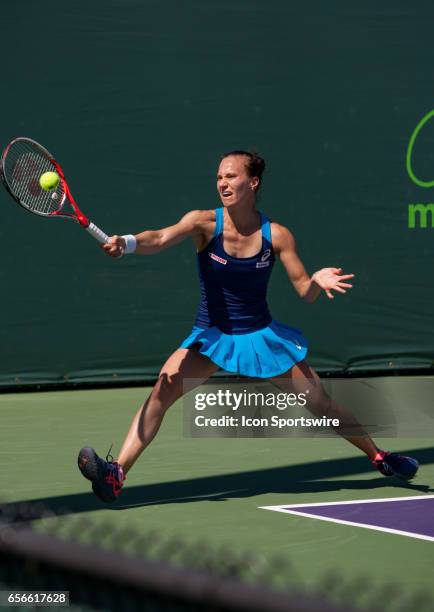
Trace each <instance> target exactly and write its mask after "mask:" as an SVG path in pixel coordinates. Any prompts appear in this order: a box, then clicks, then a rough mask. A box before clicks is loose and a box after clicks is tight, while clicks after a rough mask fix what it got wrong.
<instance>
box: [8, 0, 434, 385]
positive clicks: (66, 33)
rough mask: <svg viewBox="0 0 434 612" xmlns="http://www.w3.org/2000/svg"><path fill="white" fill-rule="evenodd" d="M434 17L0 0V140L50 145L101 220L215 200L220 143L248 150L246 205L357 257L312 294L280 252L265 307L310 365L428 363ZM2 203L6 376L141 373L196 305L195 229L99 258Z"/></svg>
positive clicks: (163, 219) (141, 216)
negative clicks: (259, 162) (305, 292)
mask: <svg viewBox="0 0 434 612" xmlns="http://www.w3.org/2000/svg"><path fill="white" fill-rule="evenodd" d="M433 18H434V7H433V5H432V3H428V2H419V3H417V4H415V5H411V4H409V3H408V2H404V1H394V2H392V1H390V0H386V1H385V2H381V3H378V2H374V1H373V0H368V1H364V2H355V3H354V2H351V3H348V2H345V1H343V0H341V1H336V0H331V1H330V2H322V1H319V0H316V1H309V2H303V3H302V2H288V1H286V0H271V1H270V2H268V3H264V2H263V0H248V1H247V0H231V1H228V0H222V1H221V2H218V3H216V2H211V1H209V0H201V1H200V2H199V1H194V0H187V1H185V2H178V1H175V0H169V1H165V2H159V1H158V2H157V1H156V0H155V1H150V0H144V1H142V0H140V1H139V0H123V1H122V2H119V1H115V0H104V2H102V1H101V0H95V1H94V2H84V1H83V0H78V1H75V2H72V3H71V2H69V3H62V2H60V3H59V2H54V0H44V1H43V2H42V3H39V2H38V3H36V2H32V1H31V0H20V1H19V2H15V3H7V5H5V6H3V7H2V16H1V19H0V33H1V38H2V45H3V62H2V96H1V100H2V102H1V108H2V122H1V129H0V134H1V143H0V144H1V145H2V146H5V145H6V144H7V142H8V141H9V140H11V138H13V137H14V136H17V135H25V136H29V137H31V138H34V139H35V140H37V141H40V142H41V143H42V144H43V145H44V146H46V147H47V148H48V149H49V150H50V151H52V152H53V154H54V155H55V156H56V158H57V159H58V160H59V162H60V164H61V165H62V167H63V168H64V170H65V173H66V177H67V179H68V182H69V184H70V187H71V190H72V193H73V195H74V196H75V198H76V200H77V202H78V204H79V205H80V207H82V208H83V211H84V212H85V213H86V214H88V215H89V216H90V218H91V220H92V221H94V222H95V223H96V224H97V225H98V226H100V227H101V228H102V229H103V230H104V231H105V232H107V233H108V234H115V233H116V234H125V233H138V232H139V231H141V230H143V229H156V228H159V227H164V226H167V225H171V224H173V223H175V222H176V221H177V220H178V219H179V218H180V217H181V216H182V215H183V214H184V213H185V212H187V211H188V210H192V209H210V208H215V207H217V206H219V205H220V204H219V199H218V197H217V193H216V189H215V174H216V168H217V165H218V163H219V159H220V156H221V154H222V153H224V152H226V151H227V150H231V149H238V148H255V149H257V150H258V151H259V152H260V153H261V154H262V155H263V156H264V157H265V160H266V163H267V170H266V173H265V176H264V185H263V187H262V190H261V191H262V193H261V196H260V199H259V202H258V206H259V208H260V209H261V210H262V211H263V212H264V213H265V214H267V215H268V216H269V217H270V218H271V219H273V220H275V221H278V222H279V223H282V224H283V225H286V226H287V227H289V229H290V230H291V231H292V232H293V234H294V236H295V238H296V241H297V248H298V252H299V255H300V257H301V259H302V260H303V262H304V264H305V266H306V267H307V269H308V270H309V272H310V273H313V272H314V271H315V270H318V269H320V268H322V267H328V266H336V267H342V268H344V271H345V272H353V273H354V274H355V279H354V289H353V290H351V292H350V293H347V294H346V295H344V296H342V295H337V296H336V297H335V299H334V300H328V299H327V298H326V297H325V296H321V297H320V299H319V300H318V301H317V302H316V303H315V304H314V305H309V304H306V303H304V302H302V301H301V300H300V299H299V298H298V296H297V295H296V293H295V292H294V290H293V288H292V286H291V284H290V283H289V281H288V279H287V277H286V274H285V272H284V271H283V269H282V268H281V266H276V268H278V269H275V271H274V273H273V277H272V282H271V287H270V292H269V304H270V308H271V311H272V313H273V316H274V317H275V318H276V319H277V320H279V321H282V322H284V323H287V324H289V325H292V326H294V327H297V328H300V329H302V330H303V332H304V334H305V336H306V337H307V338H308V339H309V342H310V352H309V356H308V357H309V361H310V363H311V364H312V365H313V366H315V367H317V368H318V369H320V370H335V371H344V370H379V369H385V368H390V369H397V368H413V367H414V368H425V367H426V368H429V367H432V365H433V353H434V350H433V349H434V311H433V307H432V304H433V302H434V287H433V273H432V269H433V254H434V253H433V242H434V228H433V224H434V219H433V217H434V205H433V204H430V202H434V186H432V185H431V186H430V185H426V183H429V182H430V181H434V119H433V120H432V121H431V119H428V120H427V121H426V122H425V123H424V124H423V125H422V126H421V127H420V129H419V130H418V131H417V128H418V125H419V124H420V122H421V121H422V120H423V119H424V117H426V116H427V115H428V114H429V113H430V111H431V110H432V109H433V108H434V89H433V81H432V74H433V66H434V47H433V45H432V42H431V41H432V22H433ZM415 131H416V132H415ZM412 135H413V136H414V138H413V142H412V147H411V151H410V153H411V155H410V156H409V159H408V160H406V156H407V150H408V147H409V144H410V141H411V139H412ZM417 205H419V206H417ZM0 207H1V224H0V249H1V257H2V265H1V268H0V275H1V295H2V299H1V304H0V312H1V320H2V326H1V330H0V347H1V362H0V384H1V385H12V384H15V383H17V384H23V383H40V382H42V383H44V382H57V383H58V382H62V381H77V382H82V381H109V380H120V379H125V380H133V379H152V378H154V377H155V376H156V375H157V374H158V371H159V369H160V367H161V365H162V364H163V362H164V361H165V360H166V358H167V357H168V356H169V355H170V354H171V352H172V351H173V350H175V349H176V348H177V347H178V346H179V344H180V342H181V341H182V340H183V339H184V338H185V337H186V336H187V335H188V333H189V332H190V329H191V326H192V324H193V320H194V317H195V313H196V308H197V304H198V298H199V290H198V282H197V269H196V261H195V259H196V255H195V250H194V246H193V243H192V242H191V241H186V242H184V243H182V244H180V245H178V246H176V247H173V248H171V249H169V250H167V251H164V252H162V253H160V254H157V255H152V256H146V257H145V256H142V257H139V256H126V257H123V258H122V259H121V260H119V261H115V260H113V259H110V258H108V257H106V256H105V255H104V254H103V252H102V251H101V250H100V249H99V248H98V244H97V243H96V241H94V240H93V239H92V238H91V237H89V235H88V234H87V233H86V232H84V231H82V230H81V229H80V228H79V227H78V226H76V225H74V224H73V223H68V222H62V221H60V220H55V219H53V220H46V219H42V218H38V217H36V216H33V215H30V214H27V213H26V212H25V211H23V210H21V209H19V207H18V206H16V205H15V204H14V203H13V201H12V199H11V198H10V197H9V196H8V195H7V193H6V191H5V190H2V192H1V193H0Z"/></svg>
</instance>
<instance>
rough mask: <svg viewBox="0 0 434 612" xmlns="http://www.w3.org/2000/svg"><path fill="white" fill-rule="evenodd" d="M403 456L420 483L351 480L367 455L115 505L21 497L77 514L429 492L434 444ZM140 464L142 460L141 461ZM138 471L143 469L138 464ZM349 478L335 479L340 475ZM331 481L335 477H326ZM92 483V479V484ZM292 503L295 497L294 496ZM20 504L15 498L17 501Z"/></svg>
mask: <svg viewBox="0 0 434 612" xmlns="http://www.w3.org/2000/svg"><path fill="white" fill-rule="evenodd" d="M403 454H406V455H411V456H413V457H415V458H416V459H417V460H418V461H419V462H420V464H421V468H420V472H419V474H420V475H419V476H418V478H417V480H416V483H417V484H412V483H406V482H403V481H401V480H399V479H397V478H386V477H384V476H381V475H380V474H379V473H378V475H377V473H376V472H375V471H374V470H373V471H372V478H370V479H369V480H358V479H356V478H354V479H348V476H351V475H356V474H362V473H367V472H369V470H370V466H369V462H368V460H367V459H366V458H365V457H356V458H350V459H333V460H326V461H316V462H313V463H301V464H298V465H288V466H282V467H274V468H268V469H264V470H254V471H248V472H234V473H231V474H222V475H219V476H206V477H203V478H191V479H184V480H174V481H170V482H163V483H161V484H150V485H141V486H136V487H130V488H129V487H128V482H127V486H126V488H125V490H124V492H123V493H122V497H121V498H120V500H119V501H118V502H116V503H115V504H113V505H106V504H103V503H102V502H100V501H99V500H98V499H96V498H95V496H94V495H93V493H91V492H89V493H77V494H75V495H63V496H57V497H44V498H39V499H32V500H22V502H24V503H26V502H29V503H36V502H41V503H43V504H44V505H45V506H46V507H48V508H49V509H50V510H52V511H53V512H54V513H56V514H57V513H61V514H76V513H80V512H90V511H93V510H102V509H107V508H112V509H113V510H126V509H128V508H137V507H140V506H151V505H162V504H179V503H192V502H197V501H204V500H207V501H225V500H228V499H237V498H247V497H255V496H258V495H263V494H266V493H283V494H290V495H294V494H301V493H327V492H328V491H339V490H345V489H347V490H353V491H372V490H373V489H381V488H384V487H390V486H395V487H396V488H397V489H407V490H409V491H412V492H423V493H430V492H431V491H434V488H432V487H430V486H429V485H427V484H422V483H419V482H418V481H423V466H424V465H427V464H430V463H434V448H425V449H408V450H406V451H403ZM139 466H140V464H139ZM136 469H140V467H138V468H136ZM340 476H341V477H345V478H346V479H345V480H336V478H339V477H340ZM328 479H333V480H328ZM89 485H90V483H89ZM291 502H292V503H293V502H294V500H291ZM15 503H17V502H15Z"/></svg>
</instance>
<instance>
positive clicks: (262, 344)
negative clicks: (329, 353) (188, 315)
mask: <svg viewBox="0 0 434 612" xmlns="http://www.w3.org/2000/svg"><path fill="white" fill-rule="evenodd" d="M192 347H194V348H197V349H198V351H199V352H200V353H202V355H206V356H207V357H209V359H211V361H213V362H214V363H215V364H216V365H218V366H219V367H220V368H222V369H223V370H226V371H227V372H235V373H238V374H241V375H242V376H251V377H254V378H271V377H272V376H278V375H279V374H283V373H284V372H287V371H288V370H289V369H290V368H292V366H293V365H295V364H296V363H298V362H300V361H303V359H304V358H305V357H306V353H307V347H308V342H307V340H306V338H304V336H303V335H302V333H301V332H300V330H298V329H294V328H293V327H289V326H288V325H284V324H283V323H279V322H278V321H274V320H273V321H271V323H270V325H268V326H267V327H264V328H262V329H258V330H256V331H254V332H250V333H247V334H224V333H223V332H222V331H220V330H219V329H218V327H208V328H205V329H204V328H201V327H193V330H192V332H191V334H190V335H189V336H188V338H186V339H185V340H184V342H183V343H182V344H181V348H192Z"/></svg>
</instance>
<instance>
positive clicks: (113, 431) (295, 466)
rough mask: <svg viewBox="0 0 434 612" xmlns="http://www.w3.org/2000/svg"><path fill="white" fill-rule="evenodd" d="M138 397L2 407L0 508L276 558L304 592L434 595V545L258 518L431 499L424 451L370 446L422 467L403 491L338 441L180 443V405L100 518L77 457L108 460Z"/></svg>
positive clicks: (430, 450)
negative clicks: (309, 508)
mask: <svg viewBox="0 0 434 612" xmlns="http://www.w3.org/2000/svg"><path fill="white" fill-rule="evenodd" d="M148 393H149V389H140V388H130V389H111V390H110V389H104V390H91V391H82V390H81V391H63V392H39V393H22V394H18V393H14V394H2V395H0V411H1V418H2V427H1V431H0V458H1V465H2V470H1V473H0V487H1V491H2V493H1V496H2V498H3V500H4V501H6V502H12V501H23V500H41V501H43V502H45V503H46V504H47V505H48V506H49V507H51V508H53V509H55V510H59V509H60V508H64V507H67V508H69V510H70V515H72V516H74V515H76V516H77V515H79V516H81V517H82V518H83V517H89V519H90V520H92V521H96V522H98V521H100V520H102V519H105V520H107V521H110V522H113V523H114V524H116V525H119V526H125V527H126V526H128V527H129V528H133V529H135V530H137V531H139V532H145V531H147V530H150V529H158V530H161V531H163V532H164V533H166V534H176V535H177V536H180V537H181V538H183V539H186V540H188V541H191V542H196V541H201V542H203V541H206V542H209V543H211V544H213V545H216V546H217V547H220V546H223V545H225V546H228V547H230V548H232V549H234V550H236V551H252V552H254V553H257V554H259V555H261V556H262V557H264V558H267V559H268V558H271V557H273V556H275V555H278V556H281V557H286V558H288V559H289V560H290V562H291V564H292V568H293V570H292V571H293V576H291V578H292V579H295V581H296V582H297V583H299V584H301V585H302V586H305V587H308V588H309V587H314V585H315V584H317V583H318V581H320V580H321V577H323V576H324V574H326V573H327V572H330V571H333V572H335V573H337V574H338V575H339V576H340V577H341V578H342V579H343V580H347V579H354V578H358V577H360V575H364V576H367V577H369V578H370V579H372V581H373V583H375V584H383V585H384V584H390V583H394V584H396V583H399V586H400V587H401V588H405V589H408V590H409V591H418V590H423V591H428V592H430V593H432V594H434V584H433V580H432V568H433V564H434V542H429V541H424V540H418V539H413V538H410V537H404V536H400V535H395V534H389V533H383V532H379V531H373V530H370V529H362V528H358V527H352V526H346V525H340V524H334V523H329V522H324V521H319V520H315V519H310V518H304V517H297V516H293V515H286V514H282V513H277V512H270V511H267V510H263V509H260V508H259V507H260V506H270V505H280V504H296V503H305V502H306V503H309V502H330V501H342V500H359V499H374V498H377V499H378V498H389V497H398V496H403V497H405V496H416V495H427V494H431V493H434V445H433V441H432V440H430V439H423V438H413V439H392V438H389V439H387V440H377V442H378V443H379V445H381V446H384V447H386V448H389V449H390V450H399V451H405V452H406V453H409V454H414V455H415V456H416V458H418V459H419V460H420V463H421V469H420V471H419V474H418V476H417V478H416V479H415V481H414V482H413V483H412V484H404V483H401V482H400V481H398V480H395V479H387V478H384V477H382V476H381V475H380V474H378V473H377V472H376V471H374V470H373V469H372V468H371V465H370V463H369V462H368V460H367V459H365V457H364V456H362V455H361V454H360V453H359V451H357V449H354V448H353V447H351V446H350V445H349V444H348V443H347V442H345V441H344V440H341V439H339V438H323V439H308V438H297V439H294V438H291V439H221V438H218V439H209V438H208V439H188V438H185V437H183V431H182V403H181V401H178V402H177V404H176V405H175V406H173V407H172V408H171V409H170V411H169V412H168V414H167V416H166V419H165V421H164V423H163V426H162V428H161V430H160V432H159V434H158V436H157V438H156V439H155V440H154V442H153V443H152V444H151V446H150V447H149V448H148V449H147V451H146V452H145V453H144V454H143V455H142V457H141V458H140V459H139V461H138V463H137V464H136V466H135V467H134V469H133V470H132V471H131V472H130V473H129V474H128V478H127V481H126V486H125V489H124V492H123V494H122V496H121V498H120V499H119V500H118V502H117V503H116V504H115V505H113V506H104V505H103V504H102V503H100V502H99V501H98V500H97V499H96V498H94V496H93V494H92V493H91V491H90V485H89V483H88V482H87V481H86V480H85V479H83V477H82V476H81V475H80V473H79V471H78V469H77V467H76V457H77V452H78V450H79V448H80V447H81V446H84V445H92V446H94V447H95V448H96V449H97V451H98V452H99V453H101V454H103V455H104V454H105V452H106V451H107V450H108V448H109V446H110V444H111V443H112V442H113V444H114V448H113V454H114V455H116V451H118V450H119V448H120V445H121V442H122V439H123V437H124V435H125V433H126V430H127V428H128V426H129V422H130V419H131V417H132V416H133V414H134V412H135V411H136V409H137V407H138V406H139V404H140V403H141V401H142V400H143V398H144V397H145V396H146V395H147V394H148ZM415 520H417V516H415ZM433 520H434V518H433Z"/></svg>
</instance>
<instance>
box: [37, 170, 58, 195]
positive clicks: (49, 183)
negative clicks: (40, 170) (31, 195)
mask: <svg viewBox="0 0 434 612" xmlns="http://www.w3.org/2000/svg"><path fill="white" fill-rule="evenodd" d="M59 181H60V178H59V175H58V174H57V172H44V174H42V175H41V177H40V179H39V184H40V186H41V187H42V189H45V191H51V190H52V189H56V187H57V185H58V184H59Z"/></svg>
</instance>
